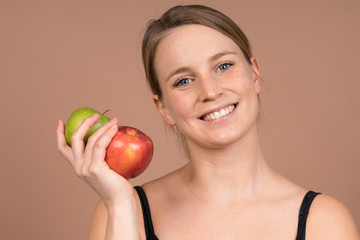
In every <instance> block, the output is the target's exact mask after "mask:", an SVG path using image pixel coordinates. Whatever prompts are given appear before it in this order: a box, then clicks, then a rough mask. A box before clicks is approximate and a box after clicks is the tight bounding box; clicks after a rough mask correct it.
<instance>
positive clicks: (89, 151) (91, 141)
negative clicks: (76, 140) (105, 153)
mask: <svg viewBox="0 0 360 240" xmlns="http://www.w3.org/2000/svg"><path fill="white" fill-rule="evenodd" d="M118 122H119V120H118V119H117V118H114V119H112V120H111V121H110V122H108V123H106V124H104V125H103V126H101V127H100V128H99V129H98V130H97V131H96V132H95V133H94V134H93V135H92V136H91V137H90V138H89V139H88V144H87V148H86V152H85V158H86V159H89V160H91V159H92V154H93V152H94V147H95V146H96V145H97V142H98V140H99V139H100V138H101V137H102V136H103V135H104V134H105V133H106V132H107V131H109V129H111V128H112V127H114V126H115V127H116V128H118V126H117V124H118ZM90 163H91V161H90V162H89V163H87V165H89V164H90Z"/></svg>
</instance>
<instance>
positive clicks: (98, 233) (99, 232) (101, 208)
mask: <svg viewBox="0 0 360 240" xmlns="http://www.w3.org/2000/svg"><path fill="white" fill-rule="evenodd" d="M134 194H136V193H135V192H134ZM135 196H136V197H135V202H136V206H135V208H136V212H137V220H136V219H135V220H134V219H132V218H133V216H134V215H133V214H132V213H131V214H130V217H128V216H127V214H126V211H127V210H130V209H131V208H132V207H130V208H129V207H126V210H125V212H122V213H123V214H122V215H121V216H120V217H121V218H123V220H124V221H125V224H123V225H122V226H126V225H127V224H129V222H131V221H132V222H133V223H132V224H131V225H132V226H135V224H134V221H137V226H138V232H139V235H140V239H146V237H145V229H144V222H143V217H142V212H141V203H140V200H139V199H138V197H137V195H135ZM123 206H124V207H125V206H126V204H124V205H123ZM133 210H134V209H133ZM112 216H113V217H112ZM114 217H115V215H111V214H110V215H108V210H107V209H106V206H105V204H104V202H103V201H102V200H100V201H99V202H98V204H97V205H96V207H95V210H94V214H93V216H92V220H91V225H90V231H89V240H99V239H105V235H106V230H107V226H108V230H109V232H111V231H112V230H111V229H112V228H113V227H115V226H116V223H115V222H116V221H117V220H116V219H115V218H114ZM130 219H132V220H131V221H130ZM108 222H109V224H110V225H107V223H108ZM122 226H120V228H118V230H120V229H121V227H122ZM126 231H127V229H126ZM135 231H136V230H135ZM124 239H125V238H124Z"/></svg>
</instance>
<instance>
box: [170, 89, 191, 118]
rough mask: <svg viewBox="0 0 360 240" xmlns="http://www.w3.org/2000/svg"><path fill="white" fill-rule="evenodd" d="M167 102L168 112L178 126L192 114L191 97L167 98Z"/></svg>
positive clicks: (181, 95) (183, 95) (177, 96)
mask: <svg viewBox="0 0 360 240" xmlns="http://www.w3.org/2000/svg"><path fill="white" fill-rule="evenodd" d="M167 100H168V101H167V103H168V105H167V106H168V110H169V112H170V114H171V117H172V118H173V120H174V122H175V123H176V124H178V123H179V122H181V121H182V120H183V119H185V118H187V117H189V116H190V115H191V114H192V112H193V111H192V108H191V101H190V97H187V96H186V94H181V93H180V94H176V95H175V94H174V95H171V96H167Z"/></svg>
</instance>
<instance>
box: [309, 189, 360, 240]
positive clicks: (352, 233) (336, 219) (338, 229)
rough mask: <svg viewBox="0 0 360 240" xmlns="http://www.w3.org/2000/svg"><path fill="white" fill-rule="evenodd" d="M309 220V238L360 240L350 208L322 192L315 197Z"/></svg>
mask: <svg viewBox="0 0 360 240" xmlns="http://www.w3.org/2000/svg"><path fill="white" fill-rule="evenodd" d="M307 221H308V222H307V230H306V235H307V236H308V239H330V240H331V239H347V240H360V236H359V232H358V229H357V226H356V224H355V221H354V219H353V216H352V215H351V213H350V211H349V209H348V208H347V207H346V206H345V205H344V204H343V203H341V202H340V201H338V200H336V199H335V198H332V197H330V196H328V195H325V194H320V195H318V196H317V197H316V198H315V199H314V201H313V203H312V205H311V208H310V212H309V217H308V220H307Z"/></svg>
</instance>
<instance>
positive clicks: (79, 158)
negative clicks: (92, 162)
mask: <svg viewBox="0 0 360 240" xmlns="http://www.w3.org/2000/svg"><path fill="white" fill-rule="evenodd" d="M99 118H100V115H99V114H97V113H95V114H94V115H92V116H91V117H88V118H86V119H85V120H84V121H83V122H82V123H81V124H80V126H79V127H78V129H76V131H75V132H74V134H73V135H72V136H71V144H72V153H73V156H74V167H75V171H76V173H77V174H78V175H81V172H80V171H81V168H82V165H83V162H84V152H85V143H84V137H85V135H86V134H87V132H88V131H89V129H90V127H91V126H93V125H94V124H95V123H96V122H97V121H98V120H99Z"/></svg>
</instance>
